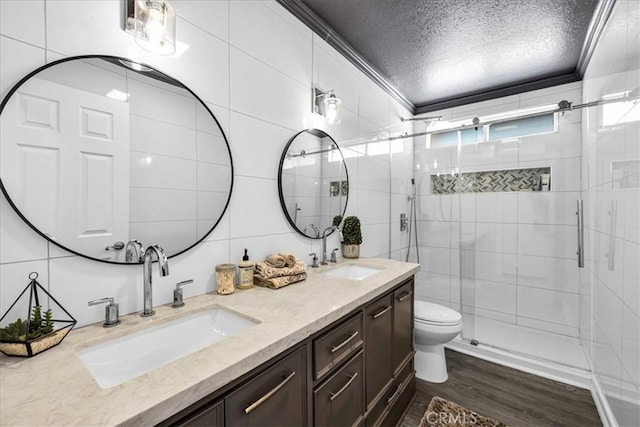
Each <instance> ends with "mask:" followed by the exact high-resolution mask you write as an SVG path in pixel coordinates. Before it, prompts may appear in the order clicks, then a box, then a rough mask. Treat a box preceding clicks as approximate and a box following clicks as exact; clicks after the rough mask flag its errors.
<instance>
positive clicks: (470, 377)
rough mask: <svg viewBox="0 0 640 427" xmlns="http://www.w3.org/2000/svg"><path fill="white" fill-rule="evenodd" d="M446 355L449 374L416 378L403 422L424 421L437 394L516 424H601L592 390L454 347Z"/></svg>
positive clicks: (405, 426)
mask: <svg viewBox="0 0 640 427" xmlns="http://www.w3.org/2000/svg"><path fill="white" fill-rule="evenodd" d="M446 356H447V367H448V372H449V380H448V381H447V382H445V383H442V384H433V383H428V382H426V381H422V380H417V383H416V397H415V399H414V401H413V403H412V405H411V407H410V408H409V411H408V412H407V414H406V415H405V417H404V419H403V420H402V422H401V424H400V425H401V427H415V426H417V425H419V424H420V420H421V419H422V416H423V415H424V412H425V410H426V409H427V406H428V405H429V402H430V401H431V398H432V397H433V396H440V397H441V398H443V399H447V400H450V401H452V402H455V403H457V404H458V405H461V406H464V407H465V408H467V409H470V410H472V411H475V412H477V413H478V414H480V415H484V416H486V417H491V418H495V419H497V420H499V421H502V422H503V423H505V424H507V425H509V426H514V427H515V426H526V427H529V426H536V427H537V426H545V427H546V426H576V427H578V426H579V427H586V426H601V425H602V424H601V423H600V417H599V416H598V411H597V410H596V407H595V405H594V403H593V399H592V398H591V393H590V392H589V390H585V389H581V388H577V387H573V386H570V385H566V384H563V383H559V382H556V381H552V380H548V379H546V378H542V377H539V376H536V375H532V374H527V373H525V372H521V371H517V370H515V369H511V368H507V367H505V366H502V365H497V364H495V363H491V362H487V361H485V360H482V359H478V358H475V357H471V356H467V355H465V354H462V353H458V352H455V351H451V350H447V351H446Z"/></svg>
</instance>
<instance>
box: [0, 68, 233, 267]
mask: <svg viewBox="0 0 640 427" xmlns="http://www.w3.org/2000/svg"><path fill="white" fill-rule="evenodd" d="M0 132H1V133H0V184H1V187H2V191H3V193H4V194H5V196H6V198H7V200H8V201H9V203H10V204H11V205H12V206H13V208H14V209H15V210H16V212H18V214H19V215H20V216H21V217H22V218H23V219H24V220H25V221H26V222H27V224H29V225H30V226H31V227H32V228H33V229H34V230H36V231H37V232H38V233H40V234H41V235H42V236H44V237H45V238H47V239H48V240H50V241H51V242H53V243H55V244H56V245H58V246H60V247H62V248H64V249H66V250H68V251H70V252H73V253H75V254H78V255H81V256H84V257H87V258H92V259H96V260H99V261H105V262H112V263H127V262H131V263H138V262H140V256H139V252H140V250H139V248H140V247H146V246H149V245H152V244H158V245H160V246H161V247H162V248H164V250H165V252H166V253H167V254H168V255H170V256H172V255H173V256H175V255H177V254H180V253H182V252H184V251H186V250H188V249H189V248H191V247H193V246H194V245H196V244H197V243H198V242H200V241H201V240H202V239H203V238H204V237H206V235H207V234H209V233H210V232H211V230H213V228H214V227H215V226H216V224H217V223H218V222H219V221H220V218H221V217H222V215H223V213H224V211H225V210H226V208H227V205H228V203H229V198H230V196H231V189H232V186H233V164H232V161H231V152H230V150H229V145H228V143H227V140H226V137H225V135H224V132H223V131H222V129H221V127H220V125H219V123H218V121H217V120H216V118H215V117H214V116H213V114H212V113H211V111H210V110H209V109H208V108H207V106H206V105H205V104H204V103H203V102H202V101H201V100H200V99H199V98H198V97H197V96H196V95H195V94H194V93H193V92H192V91H191V90H190V89H189V88H187V87H186V86H184V85H183V84H182V83H180V82H179V81H177V80H175V79H173V78H171V77H169V76H167V75H165V74H163V73H162V72H160V71H158V70H155V69H153V68H151V67H148V66H145V65H142V64H137V63H134V62H131V61H129V60H126V59H124V58H117V57H106V56H83V57H75V58H68V59H64V60H61V61H56V62H53V63H51V64H48V65H46V66H44V67H42V68H39V69H37V70H36V71H34V72H32V73H31V74H29V75H28V76H27V77H25V78H24V79H22V80H21V81H20V82H19V83H18V84H17V85H16V86H15V87H14V88H13V89H12V90H11V91H10V92H9V94H8V95H7V97H6V98H5V99H3V101H2V104H0Z"/></svg>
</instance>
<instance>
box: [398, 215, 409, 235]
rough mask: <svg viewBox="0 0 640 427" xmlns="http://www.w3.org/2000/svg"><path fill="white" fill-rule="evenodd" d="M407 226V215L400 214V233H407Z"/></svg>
mask: <svg viewBox="0 0 640 427" xmlns="http://www.w3.org/2000/svg"><path fill="white" fill-rule="evenodd" d="M408 225H409V219H408V218H407V214H405V213H401V214H400V231H407V226H408Z"/></svg>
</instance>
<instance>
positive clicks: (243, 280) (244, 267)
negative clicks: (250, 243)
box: [238, 248, 253, 289]
mask: <svg viewBox="0 0 640 427" xmlns="http://www.w3.org/2000/svg"><path fill="white" fill-rule="evenodd" d="M238 270H239V271H240V284H238V289H250V288H253V263H252V262H251V261H249V255H247V248H245V249H244V256H243V257H242V261H241V262H239V263H238Z"/></svg>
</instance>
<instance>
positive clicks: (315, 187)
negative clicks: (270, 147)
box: [278, 129, 349, 239]
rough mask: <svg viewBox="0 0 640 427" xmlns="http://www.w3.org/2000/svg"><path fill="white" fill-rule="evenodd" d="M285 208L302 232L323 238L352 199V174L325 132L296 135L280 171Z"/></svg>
mask: <svg viewBox="0 0 640 427" xmlns="http://www.w3.org/2000/svg"><path fill="white" fill-rule="evenodd" d="M278 189H279V193H280V203H281V205H282V209H283V210H284V213H285V215H286V217H287V220H289V223H290V224H291V225H292V226H293V227H294V228H295V229H296V231H298V232H299V233H300V234H302V235H304V236H306V237H310V238H312V239H319V238H322V232H323V230H324V229H325V228H327V227H330V226H331V225H332V224H333V221H334V218H335V217H336V216H343V215H344V212H345V210H346V208H347V201H348V199H349V176H348V174H347V166H346V164H345V161H344V157H343V155H342V152H341V151H340V147H338V144H337V143H336V141H335V140H334V139H333V138H331V136H329V135H328V134H327V133H326V132H324V131H322V130H319V129H307V130H303V131H302V132H299V133H297V134H296V135H294V136H293V137H292V138H291V139H290V140H289V142H288V143H287V146H286V147H285V149H284V152H283V153H282V157H281V158H280V168H279V171H278Z"/></svg>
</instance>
